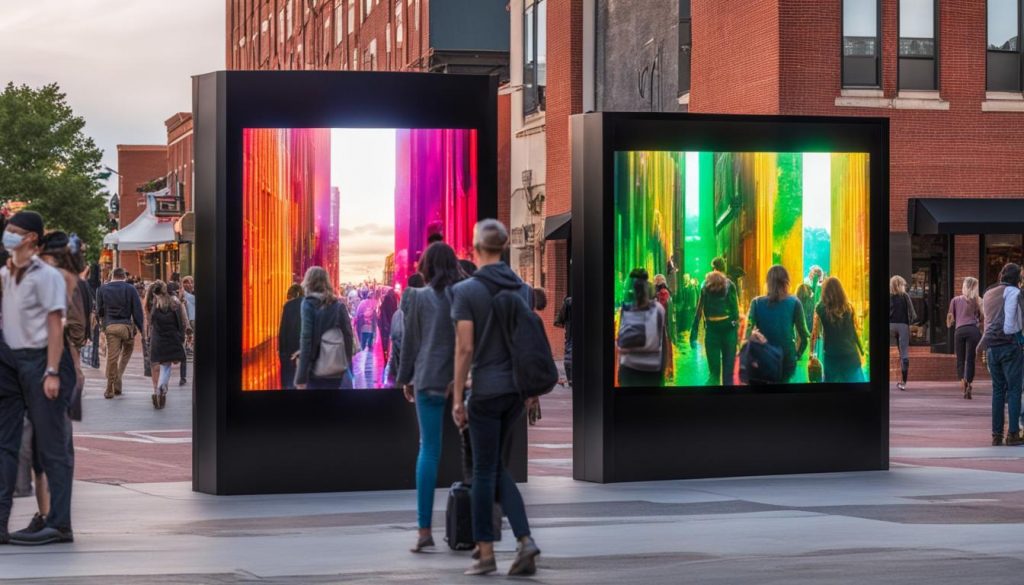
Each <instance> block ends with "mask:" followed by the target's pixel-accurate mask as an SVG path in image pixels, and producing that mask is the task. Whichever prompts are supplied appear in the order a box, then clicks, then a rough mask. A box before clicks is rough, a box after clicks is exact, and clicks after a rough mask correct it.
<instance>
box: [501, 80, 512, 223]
mask: <svg viewBox="0 0 1024 585" xmlns="http://www.w3.org/2000/svg"><path fill="white" fill-rule="evenodd" d="M502 89H505V88H502ZM511 116H512V95H511V94H508V93H501V92H499V93H498V221H500V222H501V223H503V224H505V225H506V226H507V225H510V224H511V223H512V118H511Z"/></svg>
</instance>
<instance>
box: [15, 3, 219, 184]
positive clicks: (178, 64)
mask: <svg viewBox="0 0 1024 585" xmlns="http://www.w3.org/2000/svg"><path fill="white" fill-rule="evenodd" d="M224 13H225V8H224V2H223V0H31V1H29V2H20V1H14V0H2V1H0V84H2V85H6V84H7V82H9V81H13V82H14V83H16V84H22V83H26V84H28V85H31V86H41V85H44V84H46V83H50V82H57V83H58V84H60V86H61V88H62V89H63V90H64V92H65V93H67V95H68V101H69V102H70V104H71V107H72V108H73V109H74V111H75V113H76V114H78V115H80V116H83V117H84V118H85V120H86V128H85V131H86V133H87V134H89V135H90V136H92V138H93V139H94V140H96V143H97V145H98V146H99V147H100V148H102V149H103V151H104V158H103V163H104V164H106V165H108V166H110V167H111V168H114V169H116V168H117V145H118V144H166V142H167V134H166V128H165V127H164V125H163V122H164V120H166V119H167V118H170V117H171V115H173V114H174V113H176V112H184V111H189V112H190V111H192V85H191V79H190V76H191V75H193V74H198V73H206V72H209V71H215V70H218V69H223V68H224ZM112 179H116V176H114V177H112ZM116 184H117V183H116V181H113V180H112V181H111V183H110V185H111V188H112V189H116Z"/></svg>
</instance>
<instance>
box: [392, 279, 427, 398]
mask: <svg viewBox="0 0 1024 585" xmlns="http://www.w3.org/2000/svg"><path fill="white" fill-rule="evenodd" d="M424 286H426V282H425V281H424V280H423V275H422V274H420V273H419V272H414V273H412V274H410V275H409V278H408V279H406V287H405V292H404V293H402V298H401V299H399V301H398V310H397V311H395V314H394V315H393V316H392V317H391V359H390V360H389V361H388V365H387V368H388V372H389V373H390V374H389V375H390V376H392V377H393V378H396V379H397V377H398V372H399V371H400V370H401V368H402V342H403V341H404V340H405V309H406V307H407V306H408V303H409V301H410V300H412V296H411V295H409V294H408V293H409V291H410V290H412V289H415V288H423V287H424Z"/></svg>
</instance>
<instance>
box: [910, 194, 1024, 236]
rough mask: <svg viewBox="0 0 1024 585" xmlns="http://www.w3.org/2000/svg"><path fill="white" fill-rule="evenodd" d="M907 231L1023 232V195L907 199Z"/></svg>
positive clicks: (963, 232)
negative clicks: (1018, 197)
mask: <svg viewBox="0 0 1024 585" xmlns="http://www.w3.org/2000/svg"><path fill="white" fill-rule="evenodd" d="M908 204H909V205H908V207H909V213H908V214H907V230H908V231H909V232H910V233H911V234H915V235H923V234H1020V233H1024V198H1020V199H910V201H909V202H908Z"/></svg>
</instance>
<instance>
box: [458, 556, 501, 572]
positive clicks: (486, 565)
mask: <svg viewBox="0 0 1024 585" xmlns="http://www.w3.org/2000/svg"><path fill="white" fill-rule="evenodd" d="M497 570H498V563H497V562H496V561H495V560H494V557H491V558H489V559H480V560H479V561H477V562H475V563H473V564H472V565H471V566H470V567H469V568H468V569H466V571H465V572H464V573H463V575H490V574H491V573H493V572H495V571H497Z"/></svg>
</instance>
